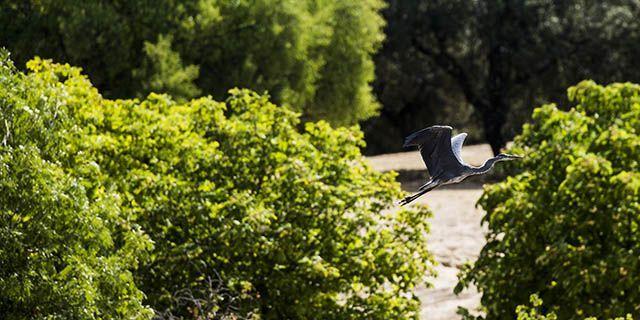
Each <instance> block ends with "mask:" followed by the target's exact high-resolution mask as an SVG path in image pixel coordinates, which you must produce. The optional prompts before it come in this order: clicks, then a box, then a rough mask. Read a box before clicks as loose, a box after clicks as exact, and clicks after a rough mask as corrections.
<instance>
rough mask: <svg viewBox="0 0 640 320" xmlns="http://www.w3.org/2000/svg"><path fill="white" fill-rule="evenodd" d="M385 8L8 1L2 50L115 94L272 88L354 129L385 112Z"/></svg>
mask: <svg viewBox="0 0 640 320" xmlns="http://www.w3.org/2000/svg"><path fill="white" fill-rule="evenodd" d="M382 6H383V2H382V1H381V0H366V1H337V0H305V1H291V0H286V1H270V0H241V1H231V0H221V1H215V0H189V1H170V0H164V1H147V0H137V1H114V2H104V1H76V0H65V1H17V2H16V1H5V2H2V4H0V24H2V25H3V26H6V28H3V30H2V31H0V43H2V44H3V45H4V46H7V48H8V49H9V50H11V51H12V52H13V54H14V56H15V58H16V59H17V62H18V63H19V64H22V63H24V62H26V61H27V60H29V59H30V58H31V57H32V56H34V55H39V56H42V57H45V58H53V59H55V60H56V61H65V62H68V63H71V64H73V65H78V66H82V67H83V68H84V69H85V70H86V72H87V73H88V74H89V76H90V78H91V80H92V82H93V83H94V84H95V85H96V86H97V87H98V88H100V90H101V92H102V93H103V94H105V96H107V97H111V98H126V97H131V96H138V97H144V96H146V95H147V94H148V93H149V92H162V93H171V94H176V95H177V96H176V98H180V99H187V98H193V97H195V96H197V95H198V94H199V93H204V94H210V95H212V96H213V97H215V98H218V99H224V97H225V96H226V94H227V91H228V90H229V89H231V88H234V87H243V88H250V89H253V90H255V91H258V92H264V91H267V92H269V94H270V96H271V97H272V99H273V100H274V101H275V102H276V103H279V104H282V105H286V106H288V107H290V108H295V110H296V111H299V112H301V113H302V114H303V117H304V119H307V120H318V119H326V120H328V121H330V122H331V123H332V124H338V125H349V124H354V123H356V122H358V121H360V120H363V119H366V118H369V117H371V116H373V115H375V114H376V113H377V109H378V103H377V102H376V99H375V97H374V96H373V94H372V93H371V86H370V83H371V81H373V76H374V71H373V62H372V58H371V57H372V55H373V53H374V52H375V51H376V50H377V49H378V47H379V45H380V43H381V41H382V39H383V34H382V30H381V28H382V25H383V23H384V21H383V20H382V18H381V17H380V15H379V14H378V11H379V9H380V8H381V7H382ZM198 70H199V72H198ZM170 73H171V74H173V73H175V76H169V75H168V74H170ZM181 83H182V84H181Z"/></svg>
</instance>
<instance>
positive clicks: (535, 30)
mask: <svg viewBox="0 0 640 320" xmlns="http://www.w3.org/2000/svg"><path fill="white" fill-rule="evenodd" d="M639 13H640V7H639V5H638V3H637V2H636V1H575V0H572V1H531V0H506V1H466V0H454V1H448V0H442V1H438V0H436V1H431V0H398V1H396V0H391V1H389V2H388V7H387V8H386V9H385V10H383V15H384V17H385V19H386V20H387V27H386V28H385V33H386V41H385V42H384V45H383V48H382V49H381V50H380V52H379V53H378V54H377V55H376V58H375V61H376V68H377V69H376V81H375V84H374V87H375V92H376V95H377V96H378V98H379V99H380V102H381V104H382V105H383V108H382V110H381V114H380V117H378V118H374V119H371V120H369V121H368V122H367V123H366V124H365V125H364V128H365V134H366V140H367V142H368V145H369V146H368V149H367V152H368V153H380V152H389V151H399V150H401V149H400V148H401V145H402V144H401V141H402V138H403V137H404V136H405V135H406V134H408V133H410V132H412V131H414V130H416V129H419V128H422V127H424V126H426V125H428V124H436V123H449V124H453V125H455V126H456V127H458V128H461V129H469V130H471V129H477V128H479V129H480V130H475V132H472V135H471V136H470V137H469V139H470V140H472V141H475V142H479V141H487V142H488V143H490V144H491V147H492V148H493V150H494V152H496V151H497V150H498V149H499V148H500V147H503V146H504V144H505V141H507V140H509V139H512V138H513V136H514V135H515V134H516V133H518V131H519V128H520V127H521V125H522V124H523V123H524V122H525V121H526V120H527V118H528V116H529V114H530V112H531V108H532V106H535V105H539V104H541V103H544V102H548V101H563V100H564V90H565V88H567V87H568V86H570V85H572V84H575V83H577V82H579V81H581V80H582V79H593V80H596V81H598V82H600V83H609V82H614V81H634V82H636V81H638V80H640V79H639V78H640V76H639V75H638V73H637V72H636V68H635V61H636V59H637V57H638V56H640V46H639V45H638V43H639V42H638V40H639V38H638V37H639V36H640V22H638V19H636V17H637V16H638V14H639Z"/></svg>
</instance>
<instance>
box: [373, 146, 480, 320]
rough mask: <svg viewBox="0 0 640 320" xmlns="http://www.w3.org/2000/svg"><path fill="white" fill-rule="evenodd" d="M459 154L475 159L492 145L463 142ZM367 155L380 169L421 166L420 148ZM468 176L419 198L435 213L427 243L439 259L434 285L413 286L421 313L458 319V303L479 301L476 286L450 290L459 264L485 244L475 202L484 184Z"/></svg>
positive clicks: (409, 185) (408, 184)
mask: <svg viewBox="0 0 640 320" xmlns="http://www.w3.org/2000/svg"><path fill="white" fill-rule="evenodd" d="M462 156H463V158H464V159H465V161H467V162H468V163H471V164H474V165H479V164H481V163H482V162H483V161H484V159H486V158H488V157H490V156H491V149H490V148H489V146H488V145H476V146H465V148H464V149H463V154H462ZM368 159H369V161H370V162H371V164H372V165H373V166H374V167H375V168H376V169H378V170H381V171H389V170H396V171H413V170H424V164H423V162H422V159H421V158H420V155H419V153H418V152H404V153H394V154H386V155H381V156H375V157H369V158H368ZM469 180H470V181H469V182H465V183H462V184H458V185H454V186H449V187H447V188H439V189H436V190H433V191H431V192H429V193H428V194H426V195H425V196H422V197H421V198H419V199H418V200H417V202H419V203H426V204H427V205H429V207H430V208H431V210H432V211H433V213H434V216H433V218H432V219H431V221H430V222H431V234H430V235H429V242H428V244H427V245H428V247H429V250H430V251H431V252H432V253H433V254H434V256H435V259H436V261H438V263H439V265H438V266H436V271H437V272H438V277H437V278H435V279H432V281H431V282H432V283H433V287H432V288H429V289H426V288H420V289H418V291H417V292H418V296H419V297H420V301H421V302H422V310H421V312H420V316H421V319H429V320H451V319H459V318H460V317H459V316H458V315H457V314H456V310H457V308H458V306H464V307H466V308H468V309H469V310H473V309H475V308H476V307H477V306H479V304H480V294H479V293H477V292H476V291H475V290H474V289H473V290H466V291H463V292H462V293H461V294H460V295H459V296H456V295H455V294H453V288H454V287H455V285H456V283H457V281H458V280H457V273H458V269H459V267H460V266H461V265H462V264H464V263H465V262H467V261H473V260H475V258H476V257H477V255H478V253H479V252H480V250H481V248H482V246H483V245H484V237H483V234H484V232H485V229H484V228H482V227H481V225H480V220H481V219H482V210H481V209H479V208H476V207H475V203H476V201H477V200H478V198H479V197H480V195H481V194H482V185H481V184H480V183H478V181H477V180H473V179H469ZM419 185H420V183H419V182H418V181H404V182H403V188H404V189H406V190H407V191H410V192H413V191H415V188H416V187H417V186H419Z"/></svg>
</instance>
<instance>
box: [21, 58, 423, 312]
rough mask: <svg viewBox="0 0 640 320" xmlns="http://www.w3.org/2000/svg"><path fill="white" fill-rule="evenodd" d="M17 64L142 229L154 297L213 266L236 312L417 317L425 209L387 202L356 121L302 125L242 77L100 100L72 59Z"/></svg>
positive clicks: (192, 286)
mask: <svg viewBox="0 0 640 320" xmlns="http://www.w3.org/2000/svg"><path fill="white" fill-rule="evenodd" d="M29 68H30V69H31V70H32V73H31V74H30V75H29V77H30V78H33V79H35V80H37V81H36V82H38V83H43V85H47V86H51V87H55V88H58V89H59V90H60V91H61V92H62V93H63V94H64V95H65V99H64V100H62V101H60V103H58V104H56V105H61V106H60V108H63V109H65V110H72V111H73V112H70V114H72V115H73V117H74V119H75V121H76V123H77V127H76V128H79V129H78V132H77V134H75V133H74V134H70V135H69V136H70V138H69V143H68V145H67V146H66V152H67V153H68V154H69V156H68V157H66V159H68V160H66V161H67V162H68V163H70V165H69V167H70V168H71V169H69V170H70V171H73V172H75V173H76V174H78V175H79V176H82V177H84V178H85V179H91V181H92V183H95V184H96V185H100V186H104V188H105V189H106V190H111V189H113V190H114V191H115V192H117V193H118V194H119V195H120V198H121V210H122V213H123V215H124V216H125V217H127V218H128V219H130V221H135V222H137V223H139V224H140V225H141V226H142V227H143V229H144V231H145V232H146V233H148V234H149V235H150V237H151V238H152V239H153V241H154V246H155V249H154V251H153V252H152V254H151V257H150V259H148V260H144V262H143V265H142V266H141V267H140V268H139V269H138V271H137V273H136V280H137V284H138V286H139V287H140V288H141V289H142V290H143V291H144V292H145V294H146V296H147V298H148V299H147V300H146V302H147V303H149V304H151V306H152V307H154V308H155V309H156V310H160V311H162V313H163V314H171V315H173V316H189V315H190V314H191V315H193V314H192V311H193V310H194V308H192V307H193V306H190V305H188V304H186V305H185V304H181V303H176V296H177V295H181V296H188V297H189V299H191V301H202V300H203V299H205V298H206V297H201V296H198V295H201V294H202V295H206V294H208V293H210V292H212V291H211V290H208V289H207V287H208V286H210V280H211V279H221V281H222V282H223V283H222V284H221V285H220V287H221V288H220V290H222V291H224V292H225V294H227V295H229V296H231V297H233V299H230V300H233V302H232V303H233V308H231V309H233V311H234V312H237V314H239V315H240V316H245V315H250V314H252V315H255V316H260V317H261V318H264V319H276V318H282V319H285V318H286V319H293V318H320V319H329V318H331V319H346V318H356V317H364V318H370V319H389V318H411V317H417V315H418V307H419V301H418V300H417V298H416V297H415V296H414V295H413V293H412V292H413V289H414V286H415V285H417V284H419V283H423V282H424V277H425V276H426V275H428V274H429V272H430V263H431V256H430V254H429V253H428V252H427V250H426V246H425V235H426V231H427V230H428V226H427V222H426V218H428V217H429V215H430V214H429V211H428V210H426V209H425V208H420V207H418V208H414V209H406V210H400V211H391V210H388V209H390V207H391V206H392V205H393V203H394V201H395V200H396V199H399V198H401V196H402V192H401V191H400V188H399V185H398V184H397V183H396V182H395V181H394V175H393V174H382V173H378V172H376V171H374V170H373V169H372V168H371V167H370V166H369V165H368V164H367V163H366V162H364V160H363V158H362V156H361V154H360V147H361V146H362V144H363V142H362V133H361V132H360V131H359V130H358V129H356V128H340V129H333V128H332V127H331V126H329V125H328V124H327V123H325V122H319V123H307V124H306V125H305V127H304V130H303V131H302V132H300V130H299V129H298V128H299V118H298V116H299V115H298V114H296V113H294V112H292V111H290V110H289V109H287V108H281V107H277V106H275V105H274V104H271V103H270V102H269V101H268V99H267V97H266V96H260V95H258V94H256V93H253V92H251V91H247V90H232V91H231V92H230V97H229V98H228V99H227V101H226V102H216V101H214V100H212V99H210V98H201V99H197V100H193V101H190V102H187V103H177V102H175V101H173V100H172V99H171V98H170V97H169V96H166V95H158V94H151V95H149V96H148V97H147V98H146V99H145V100H142V101H139V100H107V99H104V98H102V97H101V96H100V95H99V94H98V92H97V90H95V88H93V87H92V85H91V83H90V82H89V81H88V80H87V79H86V78H85V77H84V76H81V75H80V74H79V70H78V69H75V68H70V67H68V66H63V65H57V64H52V63H51V62H50V61H46V60H40V59H36V60H34V61H32V62H31V63H29ZM44 96H45V97H46V95H44ZM52 121H53V123H56V120H52ZM78 159H80V160H78ZM82 159H90V160H91V162H90V164H91V165H93V167H91V168H95V170H94V169H90V168H85V167H83V166H82V163H83V162H82ZM78 165H79V167H76V166H78ZM91 186H92V188H93V189H95V187H94V185H91ZM216 290H218V288H217V287H216ZM214 300H215V299H214ZM213 303H216V304H218V305H217V306H215V308H212V310H213V309H215V310H213V312H215V311H216V310H219V308H227V307H228V306H227V305H225V304H227V303H229V302H227V301H213Z"/></svg>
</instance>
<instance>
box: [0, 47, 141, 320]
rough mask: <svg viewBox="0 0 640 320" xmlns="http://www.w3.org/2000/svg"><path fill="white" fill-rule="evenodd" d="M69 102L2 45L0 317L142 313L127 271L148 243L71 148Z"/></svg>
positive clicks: (62, 90)
mask: <svg viewBox="0 0 640 320" xmlns="http://www.w3.org/2000/svg"><path fill="white" fill-rule="evenodd" d="M67 72H73V69H67ZM68 75H70V74H66V75H64V76H68ZM61 76H63V75H62V74H61ZM69 99H72V98H70V97H69V95H68V91H67V90H65V88H64V86H63V85H62V83H60V82H57V81H54V79H46V77H44V76H41V75H34V74H30V75H24V74H22V73H19V72H17V71H16V70H15V68H14V67H13V65H12V64H11V62H10V61H9V59H8V57H7V54H6V52H4V51H0V123H1V124H2V125H1V126H0V137H1V138H0V139H2V140H1V143H0V243H2V246H0V318H2V319H27V318H28V319H40V318H47V319H148V318H150V316H151V310H149V309H148V308H146V307H144V306H143V305H142V299H143V294H142V292H141V291H140V290H138V289H137V288H136V286H135V284H134V280H133V275H132V272H131V271H132V270H133V269H135V267H136V266H137V264H138V259H139V258H140V257H143V256H144V254H145V250H146V249H149V248H150V246H151V242H150V241H149V239H148V237H146V236H144V234H143V233H142V232H141V231H140V228H139V227H138V226H136V225H135V224H132V223H131V222H130V221H129V220H128V219H127V217H126V216H123V215H122V212H121V211H120V208H119V203H120V198H119V196H118V194H117V193H115V192H113V190H111V188H109V187H108V186H106V185H103V184H101V183H100V182H99V181H96V180H95V179H92V176H93V174H99V173H100V172H101V171H100V168H99V167H98V166H95V163H91V162H90V161H89V160H87V158H86V157H84V156H83V155H81V154H71V153H70V152H69V151H70V150H69V149H68V145H69V144H68V143H69V141H70V137H71V136H73V135H75V134H78V133H79V132H80V129H79V128H78V127H77V126H76V125H75V123H74V121H73V119H72V117H73V112H74V111H75V110H73V109H70V108H68V106H69V105H68V102H69ZM70 162H75V164H74V165H73V167H70V166H69V164H70ZM76 171H85V172H86V173H90V174H86V175H84V174H78V173H77V172H76Z"/></svg>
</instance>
